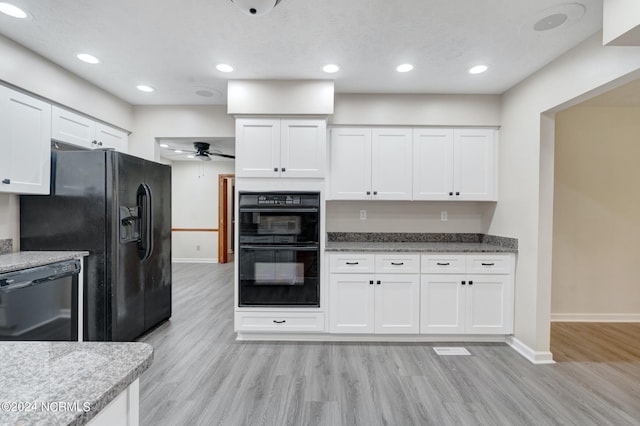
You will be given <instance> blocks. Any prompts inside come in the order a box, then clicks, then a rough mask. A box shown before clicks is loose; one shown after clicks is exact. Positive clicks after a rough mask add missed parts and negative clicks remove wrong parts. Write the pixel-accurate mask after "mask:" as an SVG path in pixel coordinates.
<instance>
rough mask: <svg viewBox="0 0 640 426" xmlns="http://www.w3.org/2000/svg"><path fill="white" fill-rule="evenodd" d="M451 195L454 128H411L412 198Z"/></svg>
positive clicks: (439, 198)
mask: <svg viewBox="0 0 640 426" xmlns="http://www.w3.org/2000/svg"><path fill="white" fill-rule="evenodd" d="M452 197H453V130H452V129H415V130H414V131H413V199H414V200H451V199H452Z"/></svg>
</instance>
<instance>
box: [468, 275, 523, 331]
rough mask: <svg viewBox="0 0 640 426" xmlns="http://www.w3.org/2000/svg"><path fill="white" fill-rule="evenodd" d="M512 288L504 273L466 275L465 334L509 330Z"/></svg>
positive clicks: (511, 328) (511, 325)
mask: <svg viewBox="0 0 640 426" xmlns="http://www.w3.org/2000/svg"><path fill="white" fill-rule="evenodd" d="M512 289H513V286H512V285H511V277H510V276H508V275H467V289H466V291H467V295H466V298H467V301H466V316H465V318H466V320H465V321H466V333H467V334H511V333H513V320H512V317H513V291H512Z"/></svg>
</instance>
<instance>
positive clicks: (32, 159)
mask: <svg viewBox="0 0 640 426" xmlns="http://www.w3.org/2000/svg"><path fill="white" fill-rule="evenodd" d="M0 153H1V154H0V192H12V193H17V194H49V179H50V178H49V175H50V170H51V106H50V105H49V104H47V103H46V102H42V101H40V100H38V99H35V98H32V97H31V96H28V95H25V94H23V93H21V92H17V91H15V90H12V89H9V88H7V87H4V86H0Z"/></svg>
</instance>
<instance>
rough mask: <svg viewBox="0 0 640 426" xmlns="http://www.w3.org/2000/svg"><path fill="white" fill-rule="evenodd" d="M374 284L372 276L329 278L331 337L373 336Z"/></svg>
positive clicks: (333, 275)
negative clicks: (347, 334) (348, 334)
mask: <svg viewBox="0 0 640 426" xmlns="http://www.w3.org/2000/svg"><path fill="white" fill-rule="evenodd" d="M373 280H374V276H373V275H372V274H331V278H330V279H329V287H330V288H329V299H330V302H329V312H330V330H331V332H332V333H373V332H374V323H373V315H374V312H373V311H374V290H375V289H374V284H373V282H374V281H373Z"/></svg>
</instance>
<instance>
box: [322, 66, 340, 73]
mask: <svg viewBox="0 0 640 426" xmlns="http://www.w3.org/2000/svg"><path fill="white" fill-rule="evenodd" d="M322 71H324V72H326V73H329V74H333V73H334V72H338V71H340V67H339V66H337V65H336V64H327V65H325V66H324V67H322Z"/></svg>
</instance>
